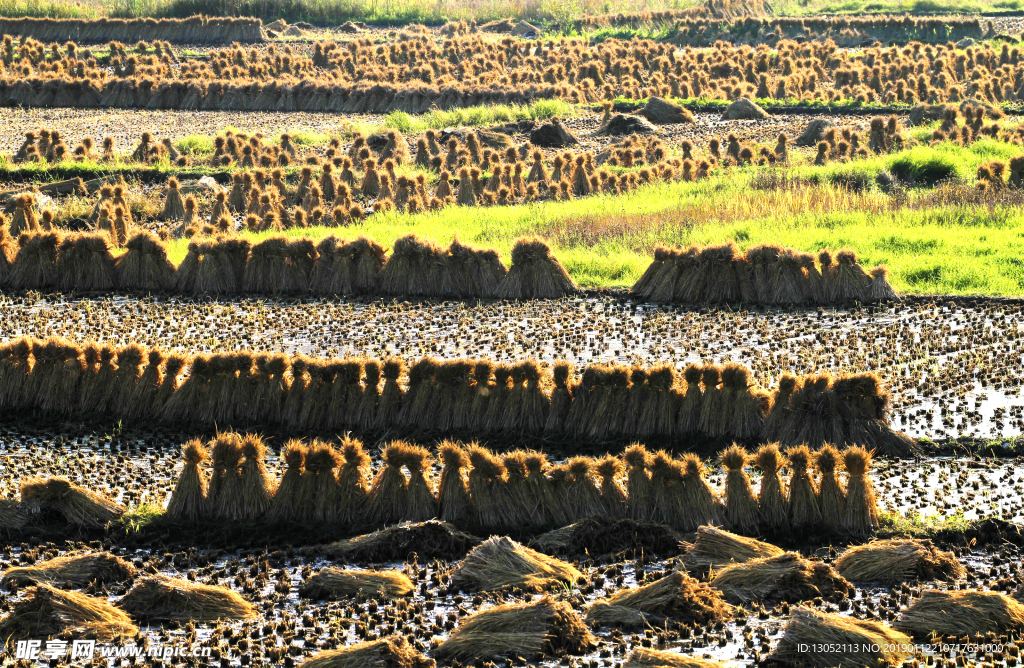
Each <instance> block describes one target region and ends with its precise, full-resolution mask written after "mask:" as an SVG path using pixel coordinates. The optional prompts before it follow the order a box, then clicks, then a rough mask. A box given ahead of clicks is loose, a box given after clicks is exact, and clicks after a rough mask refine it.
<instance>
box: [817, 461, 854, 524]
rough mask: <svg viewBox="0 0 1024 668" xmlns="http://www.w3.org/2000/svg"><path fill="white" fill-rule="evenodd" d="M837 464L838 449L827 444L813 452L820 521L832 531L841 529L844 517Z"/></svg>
mask: <svg viewBox="0 0 1024 668" xmlns="http://www.w3.org/2000/svg"><path fill="white" fill-rule="evenodd" d="M839 465H841V461H840V459H839V451H838V450H836V449H835V448H834V447H832V446H831V445H829V444H825V445H824V446H822V447H821V449H820V450H818V451H817V452H816V453H814V466H815V468H817V469H818V475H819V479H818V508H819V509H820V510H821V520H822V522H823V523H824V524H825V526H827V527H829V528H830V529H832V530H833V531H839V530H841V529H842V527H843V523H844V522H845V518H846V491H845V490H844V489H843V487H842V484H841V483H840V482H839V478H838V477H837V476H836V467H837V466H839Z"/></svg>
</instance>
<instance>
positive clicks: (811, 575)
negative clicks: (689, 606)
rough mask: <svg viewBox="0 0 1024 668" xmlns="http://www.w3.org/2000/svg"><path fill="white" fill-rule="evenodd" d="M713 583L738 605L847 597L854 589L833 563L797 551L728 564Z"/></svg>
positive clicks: (731, 601)
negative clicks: (817, 559)
mask: <svg viewBox="0 0 1024 668" xmlns="http://www.w3.org/2000/svg"><path fill="white" fill-rule="evenodd" d="M711 586H712V587H714V588H715V589H717V590H719V591H720V592H722V595H723V596H724V597H725V600H727V601H729V602H730V603H733V604H736V605H745V604H747V603H750V602H751V601H771V602H778V601H786V602H789V603H795V602H798V601H806V600H809V599H812V598H815V597H818V596H821V597H824V598H831V597H833V596H842V597H845V596H846V595H848V594H850V593H852V592H853V585H851V584H850V583H849V582H847V581H846V579H845V578H843V576H841V575H839V574H838V573H836V572H835V570H834V569H833V568H832V567H831V566H829V565H828V564H825V563H822V562H820V561H809V560H807V559H804V558H803V557H801V556H800V555H799V554H797V553H795V552H786V553H785V554H780V555H776V556H773V557H762V558H760V559H751V560H749V561H745V562H743V563H740V564H733V565H731V566H726V567H725V568H724V569H722V570H721V571H719V572H718V574H717V575H715V578H714V579H713V580H712V581H711Z"/></svg>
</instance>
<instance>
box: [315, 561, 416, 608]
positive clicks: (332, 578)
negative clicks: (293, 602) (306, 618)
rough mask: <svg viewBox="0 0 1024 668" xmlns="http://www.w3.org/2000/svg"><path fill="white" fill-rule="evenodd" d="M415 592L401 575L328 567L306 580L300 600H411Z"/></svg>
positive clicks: (406, 578)
mask: <svg viewBox="0 0 1024 668" xmlns="http://www.w3.org/2000/svg"><path fill="white" fill-rule="evenodd" d="M415 589H416V586H415V585H414V584H413V583H412V580H410V579H409V576H408V575H406V574H405V573H402V572H401V571H396V570H389V571H362V570H356V569H351V570H348V569H341V568H336V567H334V566H328V567H326V568H323V569H321V570H320V571H318V572H317V573H314V574H313V575H311V576H310V577H308V578H306V579H305V580H303V582H302V586H301V587H299V596H301V597H302V598H314V599H329V600H335V599H339V598H343V597H347V596H355V595H356V594H363V595H366V596H380V597H383V598H395V597H397V596H408V595H409V594H411V593H412V592H413V591H415Z"/></svg>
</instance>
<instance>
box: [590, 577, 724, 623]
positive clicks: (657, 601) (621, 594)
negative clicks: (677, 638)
mask: <svg viewBox="0 0 1024 668" xmlns="http://www.w3.org/2000/svg"><path fill="white" fill-rule="evenodd" d="M732 612H733V609H732V606H730V605H729V604H728V603H726V602H725V601H724V600H722V596H721V594H719V593H718V592H717V591H715V590H714V589H712V588H711V587H709V586H708V585H707V584H705V583H703V582H699V581H697V580H695V579H694V578H692V577H690V576H689V575H687V574H685V573H683V572H681V571H673V572H672V573H670V574H668V575H666V576H665V577H663V578H660V579H658V580H655V581H654V582H651V583H649V584H646V585H642V586H640V587H636V588H633V589H620V590H619V591H617V592H616V593H615V594H613V595H611V596H609V597H608V598H602V599H598V600H597V601H594V603H593V604H591V606H590V607H589V608H588V609H587V614H586V620H587V621H588V622H589V623H591V624H597V625H602V626H607V625H615V626H627V627H636V626H644V625H646V624H663V623H664V622H665V621H666V620H672V621H673V622H676V623H679V624H696V625H700V626H705V625H709V624H713V623H715V622H721V621H725V620H727V619H729V618H730V617H731V616H732Z"/></svg>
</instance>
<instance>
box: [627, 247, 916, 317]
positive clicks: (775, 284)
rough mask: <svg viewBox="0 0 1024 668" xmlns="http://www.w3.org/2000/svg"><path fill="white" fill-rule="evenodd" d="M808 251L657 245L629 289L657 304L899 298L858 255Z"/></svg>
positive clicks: (879, 270)
mask: <svg viewBox="0 0 1024 668" xmlns="http://www.w3.org/2000/svg"><path fill="white" fill-rule="evenodd" d="M836 260H837V261H834V260H833V258H832V253H830V252H829V251H827V250H823V251H821V252H820V253H818V262H817V263H816V262H815V260H814V256H813V255H811V254H810V253H802V252H800V251H797V250H795V249H792V248H783V247H781V246H776V245H763V246H755V247H754V248H751V249H749V250H747V251H746V252H743V251H741V250H739V249H738V248H737V247H736V245H735V244H732V243H729V244H725V245H722V246H708V247H705V248H700V247H698V246H690V247H689V248H687V249H685V250H683V249H675V248H665V247H662V246H659V247H657V248H655V250H654V262H652V263H651V265H650V266H649V267H648V268H647V270H646V271H645V272H644V273H643V275H642V276H641V277H640V278H639V279H638V280H637V282H636V283H634V284H633V287H632V288H630V294H631V295H633V296H634V297H637V298H638V299H643V300H645V301H651V302H656V303H666V304H667V303H687V304H689V303H701V302H707V303H712V304H720V303H721V304H734V303H740V302H742V303H746V304H777V305H784V306H789V305H800V304H835V303H843V302H851V301H860V302H878V301H889V300H898V299H899V295H898V294H896V291H895V290H894V289H893V287H892V286H891V285H890V284H889V281H888V274H889V272H888V270H887V269H886V268H885V267H884V266H878V267H875V268H874V269H872V270H871V271H870V272H868V271H865V270H864V268H863V267H862V266H861V265H860V263H859V262H858V261H857V254H856V253H854V252H853V251H851V250H842V251H839V252H838V253H837V254H836Z"/></svg>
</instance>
